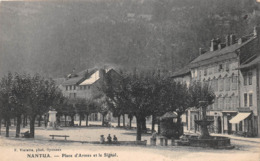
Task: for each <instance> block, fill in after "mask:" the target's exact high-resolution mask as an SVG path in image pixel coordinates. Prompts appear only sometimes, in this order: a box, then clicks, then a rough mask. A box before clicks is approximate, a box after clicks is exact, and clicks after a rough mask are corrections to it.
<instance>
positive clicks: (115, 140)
mask: <svg viewBox="0 0 260 161" xmlns="http://www.w3.org/2000/svg"><path fill="white" fill-rule="evenodd" d="M113 141H114V142H115V143H116V142H117V137H116V135H114V137H113Z"/></svg>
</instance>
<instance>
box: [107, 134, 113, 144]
mask: <svg viewBox="0 0 260 161" xmlns="http://www.w3.org/2000/svg"><path fill="white" fill-rule="evenodd" d="M107 142H108V143H111V142H112V138H111V136H110V134H108V136H107Z"/></svg>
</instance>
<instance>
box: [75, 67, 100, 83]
mask: <svg viewBox="0 0 260 161" xmlns="http://www.w3.org/2000/svg"><path fill="white" fill-rule="evenodd" d="M99 78H100V75H99V70H97V71H96V72H95V73H93V74H92V75H90V77H89V78H87V79H85V80H84V81H83V82H82V83H80V85H90V84H93V83H95V82H96V81H97V80H99Z"/></svg>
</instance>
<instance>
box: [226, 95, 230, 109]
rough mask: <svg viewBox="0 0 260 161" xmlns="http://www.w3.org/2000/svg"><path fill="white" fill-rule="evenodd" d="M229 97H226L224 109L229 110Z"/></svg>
mask: <svg viewBox="0 0 260 161" xmlns="http://www.w3.org/2000/svg"><path fill="white" fill-rule="evenodd" d="M230 103H231V97H226V109H230V106H231V104H230Z"/></svg>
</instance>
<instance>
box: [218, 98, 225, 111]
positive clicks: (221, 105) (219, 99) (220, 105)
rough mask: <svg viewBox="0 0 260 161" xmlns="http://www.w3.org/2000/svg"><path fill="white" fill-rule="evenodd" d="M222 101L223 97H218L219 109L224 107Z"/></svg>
mask: <svg viewBox="0 0 260 161" xmlns="http://www.w3.org/2000/svg"><path fill="white" fill-rule="evenodd" d="M223 101H224V99H223V97H220V98H218V106H219V107H218V108H219V109H223V108H224V107H223V106H224V102H223Z"/></svg>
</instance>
